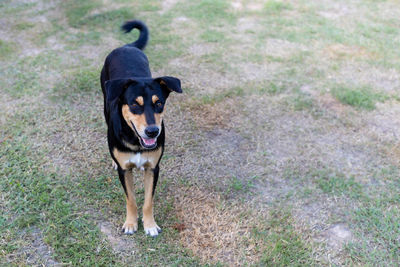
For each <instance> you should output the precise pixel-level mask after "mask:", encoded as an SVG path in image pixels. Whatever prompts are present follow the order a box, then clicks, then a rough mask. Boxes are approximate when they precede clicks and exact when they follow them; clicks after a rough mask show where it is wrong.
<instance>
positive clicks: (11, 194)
mask: <svg viewBox="0 0 400 267" xmlns="http://www.w3.org/2000/svg"><path fill="white" fill-rule="evenodd" d="M26 123H29V121H28V118H25V120H24V123H23V124H20V127H24V126H25V125H24V124H26ZM14 127H15V125H14ZM25 127H26V126H25ZM20 131H21V130H20V129H18V128H17V129H13V136H14V138H13V140H12V141H6V142H3V143H2V144H1V150H0V153H1V154H0V156H1V158H2V161H1V171H0V175H1V176H2V177H3V179H1V189H2V194H6V195H8V200H7V201H6V203H3V205H6V209H7V213H5V214H4V215H3V216H4V217H3V219H2V221H3V224H4V225H3V226H4V228H3V230H2V239H3V238H6V239H9V238H10V237H13V238H16V240H14V241H11V243H2V248H1V249H2V250H5V251H7V253H12V252H14V251H16V249H17V248H18V245H16V243H18V242H19V237H16V236H15V235H13V234H11V235H10V234H9V233H8V234H7V231H11V232H14V233H15V232H20V231H23V230H24V229H25V228H29V227H32V226H37V227H40V229H42V231H43V233H44V242H46V243H47V244H48V245H50V246H51V247H52V248H53V249H54V253H55V257H56V259H57V260H58V261H60V262H66V263H68V262H69V263H71V264H74V265H77V264H82V265H110V264H114V263H115V260H116V257H115V256H114V255H113V253H112V252H111V249H110V247H109V245H108V244H107V243H106V242H104V241H103V239H102V236H101V234H100V231H99V230H98V229H97V227H96V226H95V225H94V224H93V222H92V221H91V220H90V219H89V216H87V215H85V214H84V213H83V212H82V210H81V209H80V208H79V206H77V205H76V204H75V203H73V201H71V197H72V196H73V195H74V194H76V192H74V190H73V188H74V186H73V184H71V182H70V179H69V178H68V177H64V178H63V179H60V178H59V177H57V174H56V173H51V172H50V173H49V172H44V171H43V170H41V166H42V164H43V163H44V162H42V161H40V160H38V159H39V158H42V155H40V154H37V155H32V152H31V151H32V149H31V147H30V145H29V142H28V140H27V138H26V137H24V136H23V134H22V133H21V132H20ZM75 188H76V187H75ZM76 189H77V188H76ZM76 189H75V190H76ZM4 234H5V235H6V236H3V235H4ZM7 235H8V237H7ZM19 260H21V259H19Z"/></svg>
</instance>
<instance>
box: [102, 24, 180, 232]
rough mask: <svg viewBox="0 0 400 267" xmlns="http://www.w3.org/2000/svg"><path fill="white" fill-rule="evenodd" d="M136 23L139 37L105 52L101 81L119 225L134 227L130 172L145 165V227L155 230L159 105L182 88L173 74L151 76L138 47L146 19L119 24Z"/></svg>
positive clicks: (143, 39)
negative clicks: (122, 207)
mask: <svg viewBox="0 0 400 267" xmlns="http://www.w3.org/2000/svg"><path fill="white" fill-rule="evenodd" d="M135 28H136V29H138V30H139V31H140V35H139V39H138V40H137V41H135V42H133V43H131V44H127V45H124V46H122V47H119V48H117V49H115V50H113V51H112V52H111V53H110V54H109V55H108V56H107V58H106V60H105V63H104V67H103V69H102V71H101V76H100V82H101V88H102V90H103V95H104V116H105V119H106V122H107V126H108V133H107V138H108V146H109V149H110V153H111V157H112V158H113V161H114V164H115V165H116V166H117V169H118V175H119V179H120V181H121V183H122V186H123V187H124V190H125V194H126V221H125V223H124V225H123V231H124V232H125V234H133V233H134V232H136V231H137V228H138V222H137V220H138V210H137V206H136V200H135V194H134V188H133V177H132V169H133V168H135V167H136V168H138V169H141V170H143V171H144V189H145V198H144V205H143V219H142V220H143V226H144V231H145V233H146V234H148V235H151V236H156V235H158V233H159V232H160V231H161V229H160V227H158V225H157V224H156V222H155V220H154V216H153V196H154V191H155V188H156V185H157V180H158V173H159V162H160V159H161V156H162V154H163V151H164V140H165V131H164V124H163V112H164V106H165V101H166V100H167V98H168V95H169V93H170V92H172V91H174V92H177V93H182V89H181V83H180V81H179V79H177V78H174V77H169V76H165V77H159V78H152V77H151V73H150V69H149V62H148V60H147V57H146V55H145V54H144V53H143V52H142V50H143V49H144V47H145V46H146V43H147V40H148V30H147V27H146V25H144V24H143V23H142V22H140V21H136V20H134V21H128V22H126V23H125V24H124V25H123V26H122V29H123V30H124V31H125V32H126V33H128V32H130V31H131V30H132V29H135Z"/></svg>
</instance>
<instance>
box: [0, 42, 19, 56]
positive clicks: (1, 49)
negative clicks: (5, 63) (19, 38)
mask: <svg viewBox="0 0 400 267" xmlns="http://www.w3.org/2000/svg"><path fill="white" fill-rule="evenodd" d="M14 47H15V45H14V44H13V43H10V42H6V41H3V40H0V59H6V58H8V57H9V56H10V54H12V53H13V52H14V51H15V48H14Z"/></svg>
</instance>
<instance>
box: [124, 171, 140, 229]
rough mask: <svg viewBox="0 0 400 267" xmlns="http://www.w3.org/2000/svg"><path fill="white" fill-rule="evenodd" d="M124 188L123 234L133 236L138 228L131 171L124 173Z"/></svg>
mask: <svg viewBox="0 0 400 267" xmlns="http://www.w3.org/2000/svg"><path fill="white" fill-rule="evenodd" d="M125 186H126V193H127V196H126V220H125V223H124V226H123V230H124V232H125V234H133V233H134V232H136V231H137V228H138V222H137V220H138V210H137V205H136V198H135V192H134V188H133V176H132V171H131V170H127V171H126V172H125Z"/></svg>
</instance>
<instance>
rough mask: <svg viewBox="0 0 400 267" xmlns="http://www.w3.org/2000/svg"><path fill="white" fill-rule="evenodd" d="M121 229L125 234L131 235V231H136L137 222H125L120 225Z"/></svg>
mask: <svg viewBox="0 0 400 267" xmlns="http://www.w3.org/2000/svg"><path fill="white" fill-rule="evenodd" d="M122 231H123V232H124V234H126V235H133V233H136V231H137V224H133V223H127V222H125V223H124V226H122Z"/></svg>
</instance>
